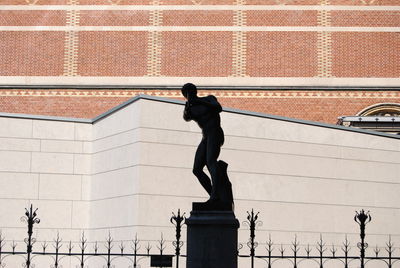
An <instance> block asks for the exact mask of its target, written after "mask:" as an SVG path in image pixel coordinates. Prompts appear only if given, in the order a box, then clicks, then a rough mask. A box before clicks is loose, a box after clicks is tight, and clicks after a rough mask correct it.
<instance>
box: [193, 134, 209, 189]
mask: <svg viewBox="0 0 400 268" xmlns="http://www.w3.org/2000/svg"><path fill="white" fill-rule="evenodd" d="M206 156H207V141H206V139H204V138H203V139H202V140H201V142H200V144H199V146H198V147H197V151H196V155H195V157H194V165H193V174H194V175H195V176H196V177H197V179H198V180H199V182H200V184H201V186H203V188H204V189H205V190H206V191H207V193H208V194H209V195H211V191H212V186H211V180H210V178H209V177H208V176H207V174H206V173H204V171H203V169H204V167H205V166H206V159H207V158H206Z"/></svg>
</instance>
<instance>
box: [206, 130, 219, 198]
mask: <svg viewBox="0 0 400 268" xmlns="http://www.w3.org/2000/svg"><path fill="white" fill-rule="evenodd" d="M220 152H221V137H219V136H218V135H210V136H209V137H208V139H207V168H208V171H209V172H210V175H211V181H212V186H213V187H212V192H211V197H210V199H212V200H213V199H219V198H220V196H219V195H220V190H221V178H220V176H219V174H218V162H217V159H218V157H219V153H220Z"/></svg>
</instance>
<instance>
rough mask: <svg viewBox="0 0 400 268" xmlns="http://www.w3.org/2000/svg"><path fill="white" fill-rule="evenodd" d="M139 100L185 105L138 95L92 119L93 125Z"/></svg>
mask: <svg viewBox="0 0 400 268" xmlns="http://www.w3.org/2000/svg"><path fill="white" fill-rule="evenodd" d="M139 99H145V100H152V101H160V102H169V103H174V104H181V105H184V104H185V102H183V101H179V100H172V99H167V98H161V97H155V96H149V95H143V94H140V95H137V96H135V97H133V98H131V99H129V100H127V101H125V102H123V103H121V104H119V105H118V106H115V107H114V108H112V109H110V110H108V111H107V112H104V113H102V114H100V115H98V116H96V117H95V118H93V119H92V124H94V123H97V122H98V121H100V120H103V119H104V118H106V117H108V116H109V115H111V114H113V113H115V112H117V111H119V110H121V109H123V108H125V107H126V106H128V105H129V104H131V103H134V102H136V101H137V100H139Z"/></svg>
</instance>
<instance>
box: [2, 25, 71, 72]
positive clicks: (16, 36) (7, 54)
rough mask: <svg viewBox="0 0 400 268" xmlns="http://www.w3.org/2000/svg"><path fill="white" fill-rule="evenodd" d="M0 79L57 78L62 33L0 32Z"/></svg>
mask: <svg viewBox="0 0 400 268" xmlns="http://www.w3.org/2000/svg"><path fill="white" fill-rule="evenodd" d="M0 40H1V42H0V43H1V45H0V59H1V60H0V76H12V75H21V76H49V75H51V76H61V75H62V74H63V55H64V33H63V32H51V31H48V32H15V31H10V32H0Z"/></svg>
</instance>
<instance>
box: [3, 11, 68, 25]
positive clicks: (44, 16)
mask: <svg viewBox="0 0 400 268" xmlns="http://www.w3.org/2000/svg"><path fill="white" fill-rule="evenodd" d="M65 21H66V12H65V11H63V10H46V11H43V10H29V11H28V10H0V26H36V25H40V26H64V25H65Z"/></svg>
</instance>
